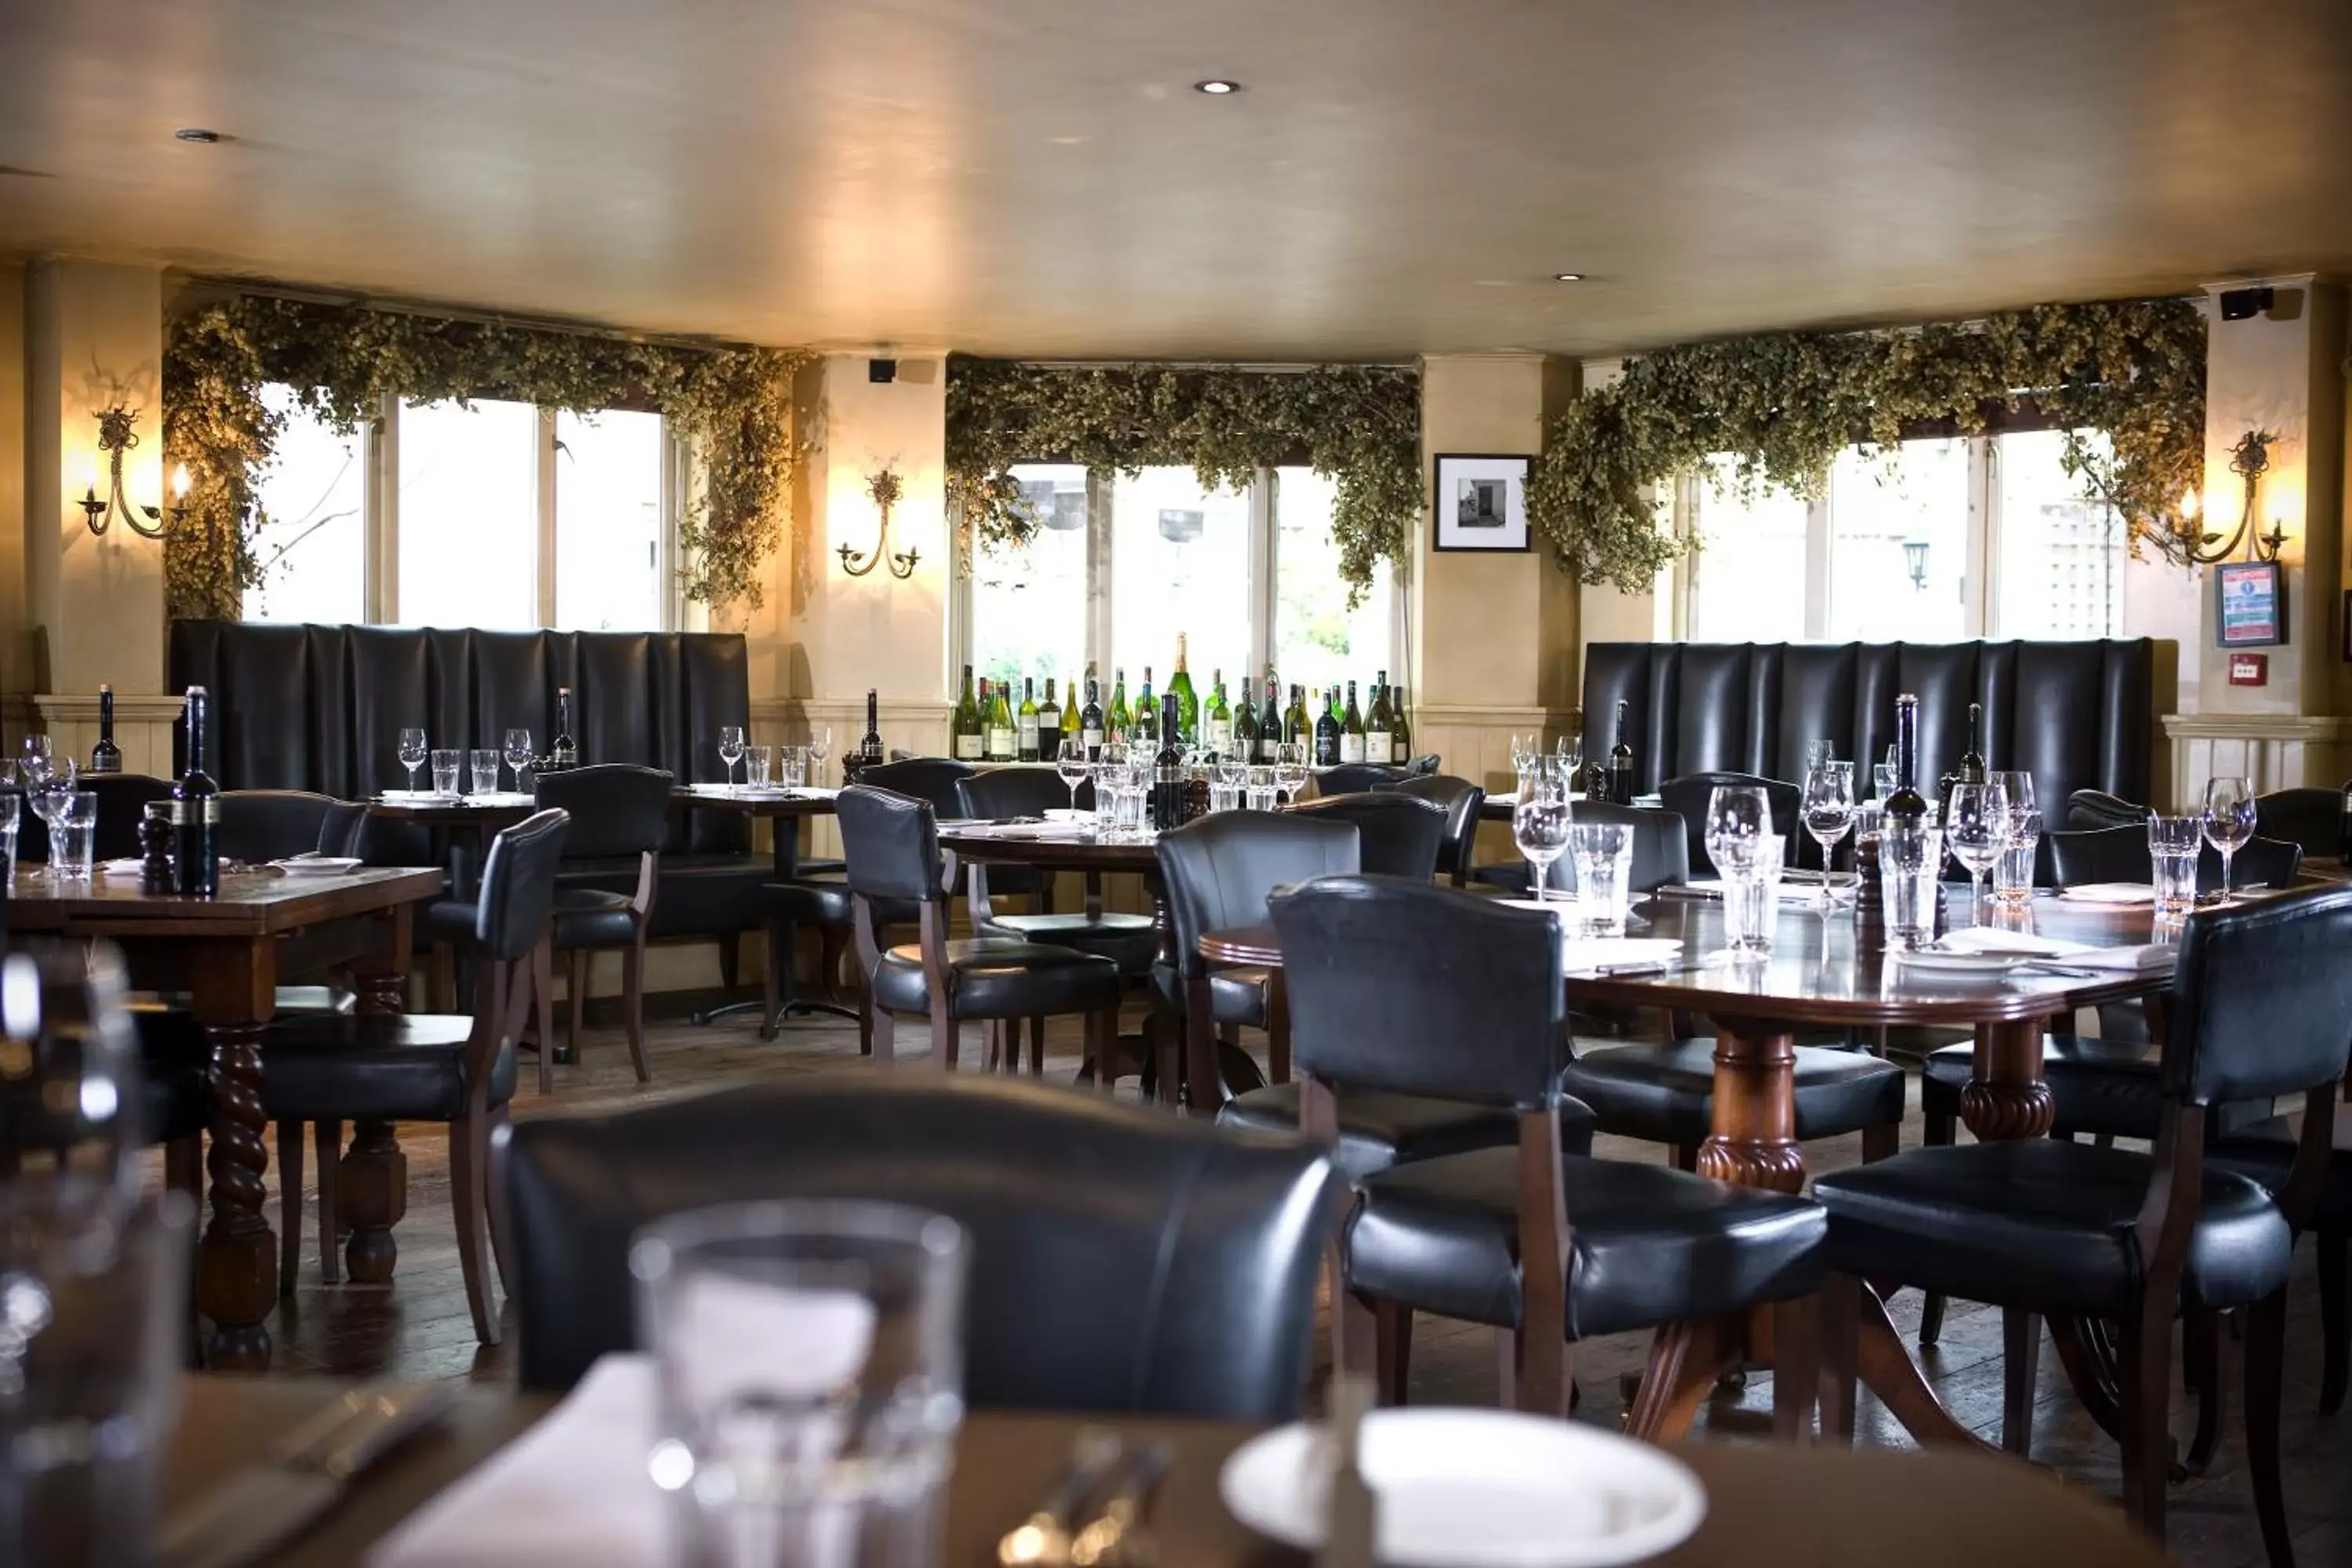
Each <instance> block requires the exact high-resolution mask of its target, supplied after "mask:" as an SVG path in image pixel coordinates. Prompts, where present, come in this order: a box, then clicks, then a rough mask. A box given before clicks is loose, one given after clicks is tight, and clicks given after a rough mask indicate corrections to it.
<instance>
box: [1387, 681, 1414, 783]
mask: <svg viewBox="0 0 2352 1568" xmlns="http://www.w3.org/2000/svg"><path fill="white" fill-rule="evenodd" d="M1389 752H1390V759H1391V761H1392V762H1393V763H1395V764H1396V765H1397V766H1398V767H1402V766H1404V764H1405V763H1409V762H1411V761H1412V721H1411V720H1409V719H1407V718H1406V717H1405V714H1404V688H1403V687H1402V686H1397V687H1391V689H1390V690H1389Z"/></svg>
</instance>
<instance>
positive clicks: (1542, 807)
mask: <svg viewBox="0 0 2352 1568" xmlns="http://www.w3.org/2000/svg"><path fill="white" fill-rule="evenodd" d="M1568 828H1569V808H1568V786H1567V785H1566V784H1564V783H1562V782H1561V781H1559V779H1545V778H1530V779H1528V782H1527V783H1526V784H1522V785H1521V786H1520V788H1519V798H1518V800H1517V803H1515V804H1514V805H1512V807H1511V840H1512V842H1513V843H1515V844H1517V846H1518V847H1519V853H1520V855H1522V856H1523V857H1525V858H1526V859H1527V862H1528V869H1529V872H1530V873H1531V880H1532V881H1533V882H1534V884H1535V889H1536V902H1538V903H1542V902H1544V901H1545V897H1546V894H1547V893H1548V891H1549V883H1550V881H1551V864H1552V862H1553V861H1555V860H1557V859H1559V858H1560V855H1561V854H1562V853H1563V852H1564V851H1565V850H1566V849H1567V848H1568Z"/></svg>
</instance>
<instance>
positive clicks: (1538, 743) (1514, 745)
mask: <svg viewBox="0 0 2352 1568" xmlns="http://www.w3.org/2000/svg"><path fill="white" fill-rule="evenodd" d="M1542 750H1543V737H1542V736H1541V735H1540V734H1536V735H1522V734H1519V733H1518V732H1517V731H1513V732H1512V735H1511V771H1512V772H1513V773H1526V772H1527V771H1528V758H1530V757H1532V756H1534V755H1536V754H1537V753H1538V752H1541V751H1542Z"/></svg>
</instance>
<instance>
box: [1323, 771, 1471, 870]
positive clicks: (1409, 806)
mask: <svg viewBox="0 0 2352 1568" xmlns="http://www.w3.org/2000/svg"><path fill="white" fill-rule="evenodd" d="M1294 809H1296V810H1297V811H1298V812H1300V813H1302V814H1304V815H1306V816H1311V817H1314V818H1315V819H1317V820H1318V821H1330V822H1352V823H1354V824H1355V825H1356V867H1357V869H1359V870H1360V871H1362V872H1364V873H1365V874H1366V875H1368V876H1375V877H1410V878H1412V879H1416V880H1419V881H1423V882H1425V881H1427V880H1429V879H1431V878H1432V877H1434V876H1436V875H1437V858H1438V852H1439V851H1440V849H1442V848H1443V847H1444V842H1445V813H1444V810H1442V809H1441V808H1439V807H1438V806H1436V805H1432V804H1431V803H1430V802H1428V801H1425V800H1415V799H1413V798H1412V796H1411V795H1392V794H1390V793H1388V792H1386V791H1383V790H1364V791H1359V792H1356V793H1353V794H1349V795H1327V796H1323V797H1321V798H1318V799H1316V800H1310V801H1308V802H1307V803H1306V804H1305V805H1299V806H1297V807H1296V808H1294Z"/></svg>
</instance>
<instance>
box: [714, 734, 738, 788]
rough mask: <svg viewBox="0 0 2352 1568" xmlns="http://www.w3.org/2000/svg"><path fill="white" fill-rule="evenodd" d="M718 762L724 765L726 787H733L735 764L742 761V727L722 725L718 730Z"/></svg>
mask: <svg viewBox="0 0 2352 1568" xmlns="http://www.w3.org/2000/svg"><path fill="white" fill-rule="evenodd" d="M742 760H743V726H742V725H740V724H722V725H721V726H719V762H721V763H724V764H726V768H727V787H728V788H729V789H733V788H734V787H735V764H736V763H740V762H741V761H742Z"/></svg>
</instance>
